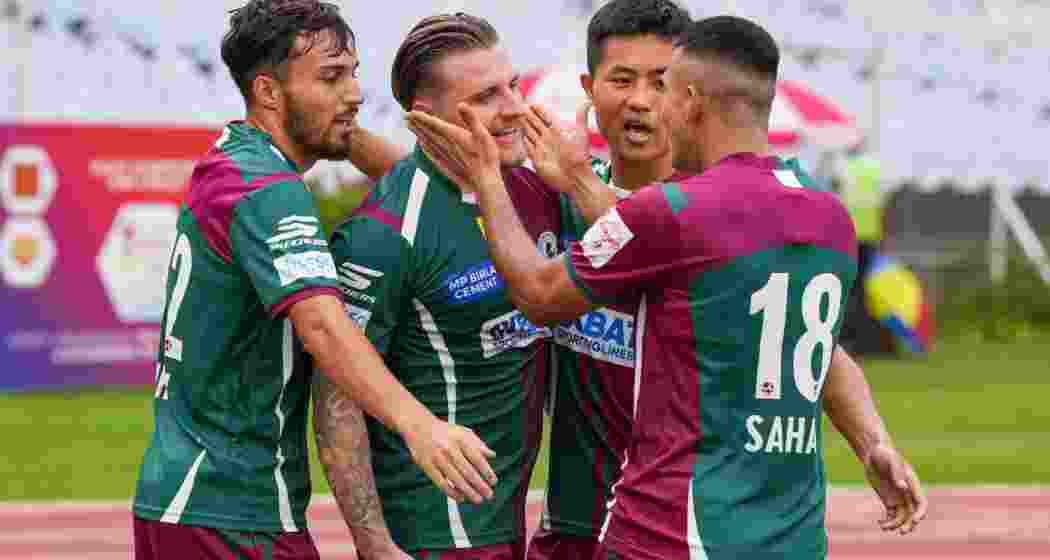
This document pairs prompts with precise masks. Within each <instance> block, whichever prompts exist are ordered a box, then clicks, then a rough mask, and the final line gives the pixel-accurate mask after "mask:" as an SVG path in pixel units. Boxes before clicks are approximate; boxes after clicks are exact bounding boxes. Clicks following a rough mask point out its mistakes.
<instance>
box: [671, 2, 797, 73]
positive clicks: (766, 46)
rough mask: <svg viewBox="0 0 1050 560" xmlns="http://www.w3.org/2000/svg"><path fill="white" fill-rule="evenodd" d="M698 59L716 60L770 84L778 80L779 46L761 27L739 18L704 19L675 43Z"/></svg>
mask: <svg viewBox="0 0 1050 560" xmlns="http://www.w3.org/2000/svg"><path fill="white" fill-rule="evenodd" d="M675 47H680V48H682V49H683V50H684V51H685V52H686V53H687V54H690V55H692V56H695V57H705V56H714V57H716V58H718V59H720V60H721V61H723V62H727V63H729V64H732V65H734V66H736V67H737V68H740V69H742V70H746V71H749V72H752V73H754V74H756V75H758V76H759V77H761V78H765V79H768V80H774V81H775V80H776V78H777V67H778V66H779V65H780V49H779V48H778V47H777V42H776V40H775V39H773V36H772V35H770V34H769V32H768V31H766V30H765V29H763V28H762V26H760V25H758V24H757V23H754V22H752V21H750V20H747V19H744V18H740V17H736V16H715V17H710V18H705V19H701V20H699V21H697V22H695V23H693V24H692V25H691V26H689V29H687V30H686V31H685V33H682V34H681V35H680V36H679V37H678V39H676V40H675Z"/></svg>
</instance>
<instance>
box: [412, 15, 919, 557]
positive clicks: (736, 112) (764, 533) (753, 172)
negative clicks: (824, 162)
mask: <svg viewBox="0 0 1050 560" xmlns="http://www.w3.org/2000/svg"><path fill="white" fill-rule="evenodd" d="M778 60H779V53H778V50H777V48H776V45H775V42H774V41H773V40H772V38H771V37H769V35H768V33H766V32H765V31H764V30H762V29H761V28H760V27H758V26H757V25H755V24H753V23H751V22H747V21H746V20H741V19H740V18H733V17H719V18H711V19H708V20H703V21H701V22H698V23H696V24H693V25H691V26H690V29H689V30H688V31H687V32H686V33H684V34H683V35H682V36H681V37H680V38H679V39H678V40H677V42H676V47H675V50H674V53H673V56H672V60H671V63H670V64H669V66H668V71H667V72H666V76H665V78H666V80H667V83H666V87H667V94H666V96H665V100H664V102H665V103H666V104H667V106H668V107H674V108H675V109H676V110H675V111H674V112H672V111H665V112H664V113H663V115H664V117H665V119H666V121H667V126H668V127H669V131H670V132H671V141H672V145H673V154H674V164H675V167H676V168H678V169H679V170H682V171H688V172H690V173H691V175H690V176H688V177H686V178H683V179H682V180H679V181H673V182H665V183H660V184H657V185H653V186H650V187H648V188H645V189H643V190H641V191H640V192H638V193H636V194H635V195H633V196H631V197H629V198H628V199H626V200H624V201H621V202H619V203H618V204H616V205H615V208H611V209H609V211H608V212H607V213H606V214H605V215H603V216H602V218H601V219H599V220H598V221H597V222H596V223H595V224H594V226H592V227H591V228H590V229H589V230H588V231H587V233H586V234H585V235H584V236H583V238H582V239H581V240H580V241H579V242H576V243H573V245H572V250H571V252H570V253H569V254H568V255H566V256H565V258H559V259H554V260H546V259H543V258H541V257H537V256H536V255H534V254H531V253H530V252H529V251H528V250H527V247H528V242H527V238H526V237H525V235H524V234H523V232H522V226H521V224H520V222H519V220H518V218H517V216H516V215H515V212H514V207H513V205H512V204H511V203H510V202H509V200H508V198H507V195H506V192H505V189H504V187H503V185H502V178H501V177H500V176H499V175H498V174H497V173H496V165H495V163H496V160H495V153H496V151H495V147H494V143H493V141H492V139H491V138H490V137H489V135H488V133H487V131H486V130H485V129H484V127H481V126H479V125H478V122H477V120H476V118H475V117H474V115H473V111H472V109H471V108H470V107H467V106H462V107H460V112H461V115H462V117H463V120H464V121H465V122H466V123H467V125H468V127H469V129H470V130H469V132H468V131H466V130H463V129H462V128H459V127H456V126H454V125H452V124H450V123H448V122H446V121H440V120H438V119H434V118H432V117H430V116H428V115H425V114H422V113H415V112H414V113H412V114H411V115H410V121H411V122H412V123H413V128H414V129H415V130H416V132H417V137H419V138H420V143H421V144H422V145H423V146H425V147H426V149H427V150H428V151H429V152H431V153H433V154H434V155H435V157H434V162H435V165H438V166H439V167H441V168H442V169H443V170H444V171H445V173H446V174H448V175H449V176H453V177H456V178H457V180H459V181H461V182H462V183H465V184H470V185H472V186H473V188H474V189H475V190H476V191H477V192H478V197H479V201H480V206H481V209H482V214H483V216H484V221H485V224H486V226H487V227H488V231H489V236H488V238H487V240H488V243H489V248H490V251H491V254H492V257H493V260H494V262H495V264H496V267H497V269H498V270H499V271H500V272H501V274H502V275H503V276H504V279H505V282H506V284H507V289H508V290H509V291H510V293H511V297H512V299H513V300H514V301H515V303H516V304H517V305H518V307H519V308H520V309H522V310H523V311H524V312H525V313H526V314H527V316H528V317H529V318H530V319H532V320H533V321H535V322H537V323H538V324H548V323H555V322H558V321H561V320H565V319H571V318H575V317H578V316H580V315H581V314H583V313H587V312H589V311H592V310H593V309H595V308H596V307H598V306H600V305H607V304H609V303H611V302H618V301H625V300H627V301H633V300H640V303H639V311H638V316H637V327H636V328H637V331H638V340H639V345H638V350H639V356H638V358H637V363H638V364H639V369H640V371H641V373H642V377H641V379H640V383H638V384H636V387H640V388H641V391H640V393H639V392H636V397H637V399H638V400H637V407H636V411H635V414H636V421H635V426H634V430H633V434H632V442H631V446H630V452H629V453H628V454H627V459H626V460H625V462H624V470H623V475H622V477H621V479H620V480H619V481H618V482H617V485H616V486H614V492H613V494H614V500H612V502H611V504H610V505H611V511H610V513H609V515H608V517H607V519H606V523H605V524H604V525H603V527H602V534H603V541H602V543H603V544H602V546H603V548H604V549H605V550H602V551H600V554H599V556H600V557H601V558H603V559H604V558H606V557H608V558H643V559H650V558H651V559H654V560H655V559H657V558H661V559H662V558H708V557H710V558H723V557H724V558H738V557H743V556H746V557H756V558H767V557H768V558H774V557H775V558H784V557H799V558H820V557H823V556H824V555H825V554H826V534H825V532H824V525H823V523H824V513H825V512H824V493H825V487H824V478H823V467H822V461H821V444H820V441H821V427H820V413H821V410H822V409H823V410H825V411H826V412H827V413H828V415H829V417H830V418H831V419H832V422H833V423H834V424H835V425H836V427H838V428H839V429H840V431H841V432H842V433H843V434H844V435H845V436H846V438H847V440H848V441H849V442H850V444H851V445H852V446H853V448H854V451H855V452H856V453H857V455H858V457H859V458H860V459H861V461H862V463H863V464H864V466H865V468H866V470H867V473H868V477H869V480H870V482H871V483H872V486H873V487H874V489H875V490H876V492H877V493H878V495H879V497H880V498H881V499H882V501H883V503H884V505H885V506H886V511H887V516H886V517H885V518H884V519H883V520H882V522H881V524H882V526H883V528H884V529H886V530H894V529H899V530H901V531H902V532H908V531H911V530H912V529H914V527H915V526H916V525H917V524H918V523H919V522H920V521H921V520H922V518H923V517H924V515H925V512H926V500H925V497H924V496H923V493H922V488H921V484H920V483H919V481H918V478H917V477H916V476H915V473H914V471H913V469H912V468H911V466H910V465H909V464H908V463H907V461H906V460H904V459H903V457H901V455H900V454H899V452H898V451H897V450H896V449H895V448H894V446H893V444H892V441H891V439H890V437H889V434H888V433H887V432H886V429H885V426H884V425H883V423H882V420H881V418H880V417H879V415H878V413H877V410H876V408H875V405H874V402H873V400H872V398H871V394H870V390H869V388H868V386H867V383H866V382H865V380H864V378H863V374H862V372H860V370H859V369H858V368H856V366H855V364H853V363H852V362H851V361H850V360H849V357H848V355H846V354H845V353H843V352H841V350H839V349H838V348H837V347H836V345H835V338H836V336H837V330H838V328H839V325H840V319H841V316H840V311H841V309H842V302H843V300H844V297H845V296H846V295H847V294H848V291H849V289H850V287H851V285H852V283H853V280H854V278H855V276H856V262H855V239H854V236H853V232H852V227H851V225H850V222H849V219H848V216H847V215H846V214H845V211H844V209H843V208H842V207H841V204H839V203H838V201H837V200H836V199H835V198H834V197H833V196H831V195H830V194H828V193H823V192H817V191H815V190H813V189H810V188H807V187H806V186H805V185H804V184H803V180H802V179H801V178H800V177H799V176H798V175H797V174H796V173H795V171H794V170H793V169H790V168H789V167H788V166H785V165H784V162H783V161H780V160H779V159H777V158H773V157H768V156H766V155H765V154H766V153H767V152H768V149H769V148H768V139H767V136H768V117H769V110H770V104H771V101H772V92H773V90H774V82H775V79H776V67H777V64H778ZM577 124H578V125H580V124H581V123H580V122H579V121H578V122H577ZM542 128H543V127H542V126H534V125H533V124H531V123H530V128H529V130H530V132H529V137H528V138H529V140H528V141H529V142H530V143H532V142H537V141H541V140H542V138H543V137H544V136H545V133H544V131H543V130H542ZM553 128H554V129H555V134H554V135H553V136H554V137H555V139H554V140H553V142H554V144H556V145H557V150H556V151H557V152H559V153H560V154H561V155H560V156H559V158H558V165H559V166H560V168H561V169H562V172H561V173H562V174H563V176H562V177H548V179H549V180H550V181H551V182H552V183H554V184H559V183H561V182H566V183H569V184H571V183H581V184H590V185H597V184H600V178H598V177H596V176H595V174H594V171H593V168H592V165H591V162H590V161H589V160H588V156H587V153H586V144H585V138H586V136H585V135H584V134H582V133H581V132H582V131H581V130H579V126H578V127H577V129H576V130H574V131H572V133H565V131H562V130H558V129H559V128H560V126H558V125H555V126H554V127H553ZM559 137H562V138H563V139H561V140H558V139H557V138H559ZM534 138H539V139H540V140H535V139H534ZM581 140H582V142H581ZM537 169H540V166H537ZM543 174H544V176H545V177H546V176H548V173H546V172H544V173H543ZM791 356H793V358H792V357H791ZM836 372H837V373H836ZM606 553H608V554H606ZM599 556H596V557H599Z"/></svg>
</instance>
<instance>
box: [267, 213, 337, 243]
mask: <svg viewBox="0 0 1050 560" xmlns="http://www.w3.org/2000/svg"><path fill="white" fill-rule="evenodd" d="M274 230H275V232H274V235H273V236H271V237H270V238H269V239H267V240H266V244H267V245H269V246H270V250H271V251H287V250H288V249H292V248H295V247H301V246H304V245H311V246H315V247H327V246H328V242H327V241H325V240H324V239H321V238H318V237H316V236H317V233H318V232H319V231H320V230H321V224H320V221H319V220H318V219H317V218H315V217H313V216H288V217H287V218H284V219H283V220H281V221H279V222H277V226H276V227H275V228H274Z"/></svg>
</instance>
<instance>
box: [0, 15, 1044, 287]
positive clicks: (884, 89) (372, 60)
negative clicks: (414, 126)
mask: <svg viewBox="0 0 1050 560" xmlns="http://www.w3.org/2000/svg"><path fill="white" fill-rule="evenodd" d="M2 1H3V2H4V3H3V5H2V6H3V8H2V13H0V45H3V48H4V50H5V52H7V53H12V54H13V55H14V58H15V59H16V60H17V61H18V64H15V65H10V64H5V65H0V72H2V73H3V79H4V80H5V82H6V83H8V84H15V86H16V87H8V88H4V91H3V93H0V121H9V122H10V121H15V122H19V121H21V122H37V121H45V122H46V121H77V122H85V123H94V122H106V123H126V124H129V125H152V124H156V125H165V126H170V125H176V126H178V125H185V126H201V125H206V126H218V125H220V124H221V123H222V122H224V121H226V120H228V119H231V118H236V117H238V116H239V115H240V114H241V113H242V111H243V107H242V101H241V99H240V96H239V94H238V92H237V90H236V89H235V87H234V86H233V84H232V83H231V81H230V80H229V78H228V76H227V75H226V70H225V68H224V67H223V66H222V63H221V61H220V60H219V56H218V44H219V40H220V37H221V31H213V29H221V28H222V26H224V24H225V12H224V11H225V9H228V8H230V7H233V6H235V5H237V4H239V2H233V1H228V2H218V1H213V0H195V1H191V0H187V1H184V2H180V3H179V6H178V7H175V6H174V4H173V5H172V6H170V7H158V8H156V9H154V11H153V12H149V8H148V6H145V4H137V3H135V2H131V1H130V0H109V1H105V2H104V1H101V0H98V1H84V2H75V3H74V2H60V1H57V0H52V1H47V0H42V1H36V2H32V3H30V2H22V1H20V0H2ZM682 3H683V4H684V5H685V6H687V7H688V8H689V9H690V11H691V12H692V14H693V15H694V16H695V17H704V16H710V15H715V14H718V13H726V12H729V13H736V14H738V15H743V16H747V17H752V18H755V19H757V20H759V21H761V22H762V23H763V24H764V25H766V26H767V27H768V28H769V29H770V31H771V32H772V33H773V34H774V35H775V36H776V37H777V38H778V40H779V41H780V42H781V44H782V45H783V47H784V57H783V63H782V72H781V73H782V76H784V77H786V78H791V79H793V80H798V81H801V82H804V83H807V84H810V85H811V86H812V87H813V88H814V89H816V90H817V91H820V92H822V93H823V94H825V95H827V96H829V97H831V98H832V99H834V100H835V101H836V102H838V103H840V104H841V105H842V106H843V107H844V108H845V109H847V110H848V111H850V112H852V113H853V114H854V115H855V116H856V118H857V120H858V122H859V123H861V125H862V128H864V129H865V130H866V131H867V132H868V133H869V135H870V145H871V146H872V147H873V148H874V150H875V153H876V154H877V156H878V157H879V158H880V159H881V160H882V162H883V164H884V171H883V176H884V178H885V180H886V184H887V187H889V188H891V189H895V190H896V189H900V190H899V191H898V192H897V193H896V194H895V195H894V197H893V199H892V202H891V204H890V208H889V211H888V220H889V223H890V239H889V240H888V243H889V245H890V247H892V248H893V250H894V251H896V252H899V253H900V254H901V255H902V256H904V257H905V258H906V259H908V260H909V261H910V262H911V263H912V264H914V265H916V266H919V267H922V268H925V267H926V266H932V267H937V266H939V263H940V262H941V261H943V260H946V259H947V260H951V259H953V258H955V257H953V255H956V254H957V252H953V251H948V250H946V248H948V247H964V248H967V249H966V250H965V251H964V252H973V251H975V250H980V246H981V243H982V242H983V241H984V240H986V239H987V238H988V224H989V217H988V216H989V214H988V212H989V209H988V208H989V203H988V195H987V192H986V191H985V188H986V187H987V186H988V185H989V184H998V185H1001V186H1004V187H1006V188H1009V189H1010V190H1012V191H1014V192H1015V193H1017V194H1019V195H1020V198H1019V201H1020V203H1021V206H1022V208H1024V209H1025V213H1026V214H1027V216H1028V218H1029V219H1030V220H1032V221H1033V222H1034V225H1035V227H1036V229H1037V230H1039V231H1040V232H1042V233H1043V234H1050V208H1048V207H1047V202H1046V201H1047V198H1046V195H1048V194H1050V163H1048V158H1047V157H1046V148H1045V147H1046V144H1047V139H1048V138H1050V87H1047V86H1048V85H1050V38H1048V36H1047V35H1046V34H1045V33H1044V31H1043V29H1042V28H1043V27H1045V26H1046V25H1047V24H1050V17H1048V16H1050V1H1047V0H1036V1H1033V0H1028V1H1024V0H1001V1H998V2H983V1H980V0H930V1H928V2H924V3H907V4H905V3H902V2H897V3H887V2H870V1H867V0H795V1H790V0H747V1H743V0H741V1H733V0H723V1H721V2H710V1H703V0H684V1H682ZM158 4H159V3H158ZM342 4H343V6H344V10H345V13H347V14H348V15H349V17H350V20H351V24H352V26H353V27H354V29H355V31H356V33H357V37H358V42H359V45H360V53H361V58H362V61H363V65H362V70H361V75H362V85H363V87H364V89H365V93H366V96H367V98H368V102H367V104H366V106H365V108H364V110H363V114H362V116H361V121H362V123H363V124H364V125H365V126H368V127H369V128H372V129H373V130H377V131H379V132H381V133H383V134H386V135H387V136H389V137H391V138H393V139H395V140H396V141H397V142H399V143H402V144H404V145H406V146H408V145H411V143H412V141H413V137H412V135H411V133H409V132H408V131H407V129H405V128H404V126H403V123H402V119H401V115H402V111H401V109H400V107H398V106H397V105H396V104H395V103H394V101H393V99H392V97H391V95H390V93H389V83H388V80H389V72H388V71H387V69H388V68H389V66H390V64H391V62H392V60H393V56H394V52H395V51H396V48H397V45H398V44H399V42H400V40H401V38H402V37H403V36H404V34H405V32H406V31H407V30H408V28H409V27H410V26H411V25H412V24H414V23H415V22H416V21H417V20H418V19H419V18H420V17H422V16H423V15H426V14H427V13H432V12H441V11H455V10H464V11H470V12H472V13H476V14H479V15H482V16H485V17H487V18H489V19H490V20H491V21H492V22H493V23H494V25H495V26H496V27H497V29H500V31H501V32H502V34H503V39H504V42H505V43H506V44H507V45H508V46H509V48H510V49H511V51H512V52H513V53H514V57H515V60H516V62H517V63H518V64H519V65H520V66H521V67H522V68H523V69H529V68H535V67H539V66H550V65H576V66H577V67H578V68H580V69H581V70H582V69H583V68H584V66H583V61H584V50H583V47H584V41H585V37H586V34H585V29H586V21H587V19H588V18H589V17H590V14H592V13H593V11H594V10H595V9H597V7H598V6H599V5H600V4H601V2H600V1H597V0H530V1H529V2H491V1H489V0H459V1H430V0H408V1H398V2H384V3H381V4H376V3H372V4H364V5H362V4H351V3H349V2H342ZM131 6H138V10H137V12H135V13H137V14H149V13H152V14H153V15H152V16H150V15H138V16H134V17H132V16H128V15H127V13H125V10H124V9H123V8H125V7H131ZM205 20H206V21H207V22H208V23H207V24H206V25H205V24H203V23H201V22H202V21H205ZM202 41H203V42H202ZM801 155H802V157H803V159H806V160H808V163H809V164H811V165H815V164H816V162H817V160H818V158H819V154H815V153H807V152H805V151H804V152H803V153H802V154H801ZM313 173H314V174H315V175H317V176H319V177H321V178H322V181H323V183H324V184H326V185H328V186H331V185H334V184H336V183H338V182H341V181H349V180H359V179H360V174H359V173H357V172H356V170H354V169H352V168H351V167H350V166H349V165H348V164H331V165H326V166H321V167H319V168H318V169H317V170H315V171H314V172H313ZM909 255H911V256H912V257H913V258H909Z"/></svg>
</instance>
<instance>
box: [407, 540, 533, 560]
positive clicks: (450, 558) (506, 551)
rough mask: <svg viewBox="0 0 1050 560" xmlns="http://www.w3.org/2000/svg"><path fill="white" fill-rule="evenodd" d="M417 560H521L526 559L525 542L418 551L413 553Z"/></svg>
mask: <svg viewBox="0 0 1050 560" xmlns="http://www.w3.org/2000/svg"><path fill="white" fill-rule="evenodd" d="M411 556H412V558H415V560H521V559H522V558H525V542H524V541H518V542H513V543H506V544H491V545H488V546H478V547H474V548H450V549H446V550H417V551H415V552H412V553H411Z"/></svg>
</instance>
